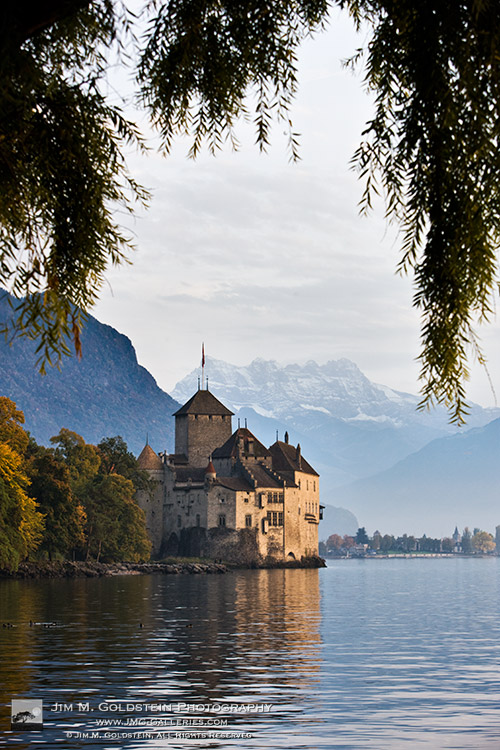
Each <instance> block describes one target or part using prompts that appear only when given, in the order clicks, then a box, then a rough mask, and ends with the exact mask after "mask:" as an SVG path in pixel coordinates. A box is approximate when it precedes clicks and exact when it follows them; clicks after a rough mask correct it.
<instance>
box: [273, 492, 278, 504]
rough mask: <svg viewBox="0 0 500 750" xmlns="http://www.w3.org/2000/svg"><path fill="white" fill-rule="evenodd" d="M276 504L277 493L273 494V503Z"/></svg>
mask: <svg viewBox="0 0 500 750" xmlns="http://www.w3.org/2000/svg"><path fill="white" fill-rule="evenodd" d="M277 502H278V493H277V492H273V503H277Z"/></svg>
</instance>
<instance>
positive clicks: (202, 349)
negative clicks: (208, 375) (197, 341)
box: [201, 343, 205, 367]
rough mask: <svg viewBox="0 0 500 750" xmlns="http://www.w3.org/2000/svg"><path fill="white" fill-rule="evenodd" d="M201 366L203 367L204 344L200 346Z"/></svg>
mask: <svg viewBox="0 0 500 750" xmlns="http://www.w3.org/2000/svg"><path fill="white" fill-rule="evenodd" d="M201 366H202V367H205V344H204V343H203V344H202V345H201Z"/></svg>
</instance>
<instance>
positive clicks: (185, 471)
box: [175, 466, 205, 484]
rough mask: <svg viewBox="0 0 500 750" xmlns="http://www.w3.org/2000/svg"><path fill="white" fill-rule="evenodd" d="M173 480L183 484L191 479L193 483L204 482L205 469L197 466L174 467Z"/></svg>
mask: <svg viewBox="0 0 500 750" xmlns="http://www.w3.org/2000/svg"><path fill="white" fill-rule="evenodd" d="M175 481H176V483H177V482H180V483H181V484H185V483H186V482H189V481H191V482H192V483H194V484H204V482H205V469H203V468H199V467H197V466H185V467H184V466H183V467H177V466H176V467H175Z"/></svg>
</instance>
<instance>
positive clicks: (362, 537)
mask: <svg viewBox="0 0 500 750" xmlns="http://www.w3.org/2000/svg"><path fill="white" fill-rule="evenodd" d="M369 542H370V540H369V539H368V534H367V533H366V529H365V527H364V526H362V527H361V528H360V529H358V530H357V532H356V544H368V543H369Z"/></svg>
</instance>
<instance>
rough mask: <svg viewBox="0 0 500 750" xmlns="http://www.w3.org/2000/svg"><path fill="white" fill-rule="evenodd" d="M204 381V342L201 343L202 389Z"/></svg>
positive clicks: (202, 388)
mask: <svg viewBox="0 0 500 750" xmlns="http://www.w3.org/2000/svg"><path fill="white" fill-rule="evenodd" d="M204 382H205V342H203V343H202V345H201V390H204V388H205V386H204Z"/></svg>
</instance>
